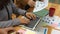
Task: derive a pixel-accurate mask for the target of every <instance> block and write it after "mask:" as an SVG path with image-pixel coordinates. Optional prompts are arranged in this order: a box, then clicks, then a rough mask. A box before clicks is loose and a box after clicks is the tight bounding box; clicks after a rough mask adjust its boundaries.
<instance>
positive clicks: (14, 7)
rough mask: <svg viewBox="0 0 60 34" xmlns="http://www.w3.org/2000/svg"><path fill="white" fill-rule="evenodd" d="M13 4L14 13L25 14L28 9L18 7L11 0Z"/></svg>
mask: <svg viewBox="0 0 60 34" xmlns="http://www.w3.org/2000/svg"><path fill="white" fill-rule="evenodd" d="M11 6H12V9H13V13H15V14H20V15H25V13H26V11H25V10H22V9H20V8H17V7H16V5H15V4H14V3H13V2H12V0H11Z"/></svg>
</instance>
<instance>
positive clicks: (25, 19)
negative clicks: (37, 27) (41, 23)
mask: <svg viewBox="0 0 60 34" xmlns="http://www.w3.org/2000/svg"><path fill="white" fill-rule="evenodd" d="M18 18H19V19H20V22H21V24H28V23H29V22H30V20H29V19H27V18H26V17H24V16H22V17H20V16H19V17H18Z"/></svg>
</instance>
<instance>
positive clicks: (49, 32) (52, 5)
mask: <svg viewBox="0 0 60 34" xmlns="http://www.w3.org/2000/svg"><path fill="white" fill-rule="evenodd" d="M50 7H54V8H55V9H56V11H55V14H54V15H56V16H59V17H60V5H59V4H54V3H49V4H48V7H46V9H48V10H49V8H50ZM30 10H31V9H30ZM12 18H13V19H14V18H16V16H15V15H14V14H13V16H12ZM46 27H47V28H49V30H48V34H51V30H52V29H56V28H53V27H51V26H46ZM15 29H16V30H19V29H20V27H18V26H17V27H15ZM56 30H58V29H56Z"/></svg>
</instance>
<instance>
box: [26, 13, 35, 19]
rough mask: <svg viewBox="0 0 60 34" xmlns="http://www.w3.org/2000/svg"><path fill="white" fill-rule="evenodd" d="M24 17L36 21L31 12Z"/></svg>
mask: <svg viewBox="0 0 60 34" xmlns="http://www.w3.org/2000/svg"><path fill="white" fill-rule="evenodd" d="M26 17H27V18H29V19H33V20H34V19H36V15H35V14H33V13H31V12H27V13H26Z"/></svg>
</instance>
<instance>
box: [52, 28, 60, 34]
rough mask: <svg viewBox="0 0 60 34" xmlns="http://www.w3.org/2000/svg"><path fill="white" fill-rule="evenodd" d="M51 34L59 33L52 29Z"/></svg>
mask: <svg viewBox="0 0 60 34" xmlns="http://www.w3.org/2000/svg"><path fill="white" fill-rule="evenodd" d="M51 34H60V31H58V30H54V29H53V30H52V32H51Z"/></svg>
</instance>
